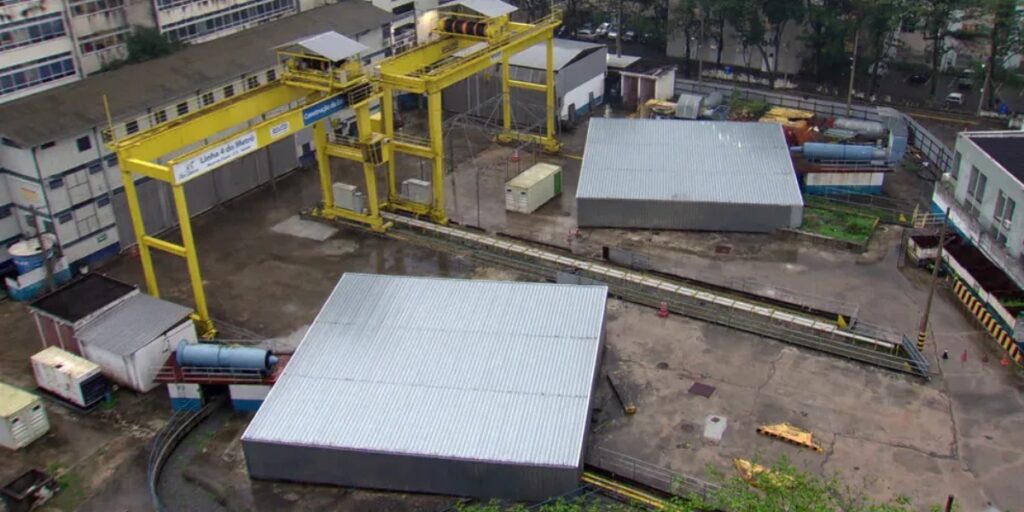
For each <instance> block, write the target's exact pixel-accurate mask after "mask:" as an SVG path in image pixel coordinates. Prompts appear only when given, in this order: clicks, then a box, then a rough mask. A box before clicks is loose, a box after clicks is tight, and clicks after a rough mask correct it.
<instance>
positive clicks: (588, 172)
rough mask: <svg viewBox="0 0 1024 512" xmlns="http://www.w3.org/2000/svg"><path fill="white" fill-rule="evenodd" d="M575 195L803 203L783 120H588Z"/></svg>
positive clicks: (582, 197) (587, 196)
mask: <svg viewBox="0 0 1024 512" xmlns="http://www.w3.org/2000/svg"><path fill="white" fill-rule="evenodd" d="M576 198H577V199H635V200H650V201H678V202H711V203H737V204H762V205H765V204H767V205H803V197H802V196H801V194H800V186H799V184H798V183H797V178H796V173H795V172H794V170H793V161H792V159H791V158H790V155H789V148H788V147H787V146H786V138H785V136H784V135H783V133H782V127H781V126H779V125H777V124H767V123H740V122H728V121H724V122H719V121H674V120H664V119H658V120H652V119H603V118H593V119H591V120H590V128H589V130H588V132H587V145H586V148H585V149H584V151H583V167H582V169H581V171H580V183H579V187H578V188H577V190H576Z"/></svg>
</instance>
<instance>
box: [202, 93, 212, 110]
mask: <svg viewBox="0 0 1024 512" xmlns="http://www.w3.org/2000/svg"><path fill="white" fill-rule="evenodd" d="M210 105H213V93H212V92H206V93H203V106H204V107H209V106H210Z"/></svg>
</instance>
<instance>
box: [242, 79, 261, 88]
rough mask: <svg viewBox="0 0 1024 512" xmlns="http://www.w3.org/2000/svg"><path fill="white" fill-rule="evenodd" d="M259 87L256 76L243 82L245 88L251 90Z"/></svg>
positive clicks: (258, 80)
mask: <svg viewBox="0 0 1024 512" xmlns="http://www.w3.org/2000/svg"><path fill="white" fill-rule="evenodd" d="M259 86H260V78H259V77H258V76H250V77H249V78H247V79H246V80H245V87H246V88H248V89H250V90H252V89H255V88H257V87H259Z"/></svg>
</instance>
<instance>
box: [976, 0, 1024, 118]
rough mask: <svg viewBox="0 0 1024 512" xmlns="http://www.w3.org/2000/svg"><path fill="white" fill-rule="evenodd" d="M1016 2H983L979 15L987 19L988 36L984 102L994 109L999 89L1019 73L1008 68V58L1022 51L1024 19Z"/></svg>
mask: <svg viewBox="0 0 1024 512" xmlns="http://www.w3.org/2000/svg"><path fill="white" fill-rule="evenodd" d="M1017 4H1018V2H1017V1H1016V0H981V3H980V5H979V9H978V11H977V12H978V16H979V17H981V18H983V19H987V23H986V25H987V27H986V28H985V29H984V32H985V34H984V37H985V41H986V42H987V43H988V44H987V47H988V48H987V50H988V55H987V59H986V60H987V62H986V66H985V75H984V78H983V80H982V84H981V94H982V102H984V103H985V104H986V105H988V108H990V109H991V108H993V107H994V106H995V105H994V101H993V100H994V98H995V96H996V94H997V93H998V90H999V89H1000V88H1001V87H1002V85H1003V84H1005V83H1006V81H1008V80H1014V79H1016V78H1017V77H1016V73H1013V72H1012V71H1009V70H1007V69H1006V59H1007V58H1008V57H1010V56H1012V55H1014V54H1016V53H1019V52H1020V51H1021V36H1022V34H1021V31H1022V28H1021V23H1024V16H1022V14H1021V11H1020V10H1019V9H1018V6H1017Z"/></svg>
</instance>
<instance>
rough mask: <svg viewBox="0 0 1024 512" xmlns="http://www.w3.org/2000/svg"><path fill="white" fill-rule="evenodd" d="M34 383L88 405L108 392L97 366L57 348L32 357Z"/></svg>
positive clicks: (108, 384)
mask: <svg viewBox="0 0 1024 512" xmlns="http://www.w3.org/2000/svg"><path fill="white" fill-rule="evenodd" d="M32 373H33V374H34V375H35V377H36V384H39V387H40V388H42V389H45V390H46V391H49V392H51V393H53V394H55V395H57V396H59V397H61V398H63V399H65V400H67V401H69V402H71V403H73V404H75V405H78V406H80V407H89V406H91V405H93V404H95V403H96V402H99V401H100V400H102V399H103V397H104V396H106V395H107V393H108V392H109V391H110V383H109V381H107V378H106V377H104V376H103V370H102V369H101V368H100V366H99V365H98V364H96V363H94V362H92V361H89V360H88V359H85V358H84V357H79V356H76V355H75V354H72V353H71V352H68V351H66V350H63V349H61V348H59V347H49V348H47V349H45V350H43V351H42V352H39V353H37V354H36V355H34V356H32Z"/></svg>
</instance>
